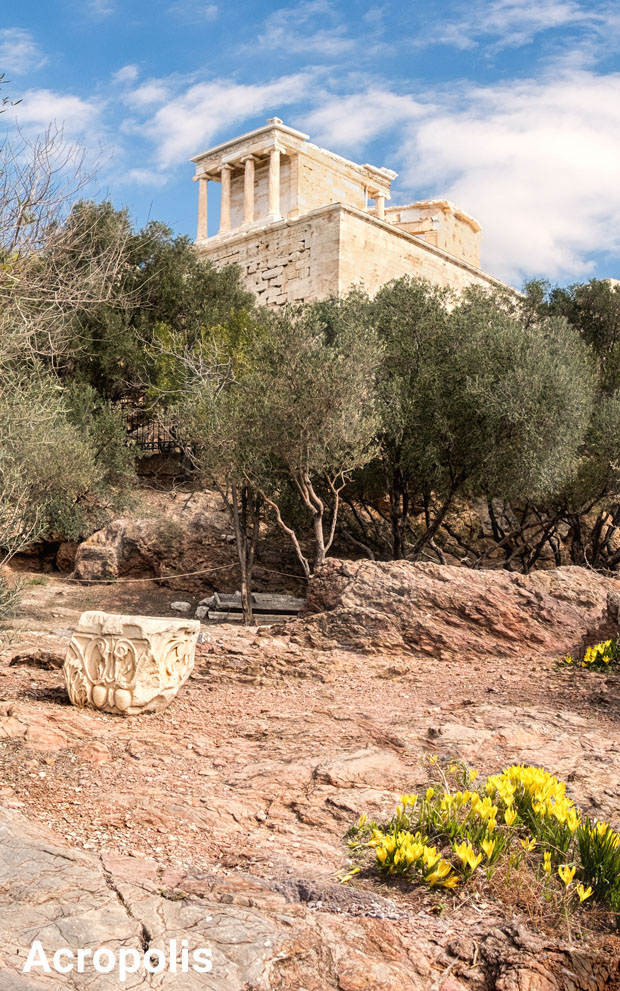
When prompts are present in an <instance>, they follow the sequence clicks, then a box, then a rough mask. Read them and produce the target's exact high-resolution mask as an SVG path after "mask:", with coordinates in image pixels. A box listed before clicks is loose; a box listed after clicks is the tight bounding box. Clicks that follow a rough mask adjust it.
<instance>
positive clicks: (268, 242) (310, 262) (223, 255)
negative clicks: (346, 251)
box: [197, 208, 340, 305]
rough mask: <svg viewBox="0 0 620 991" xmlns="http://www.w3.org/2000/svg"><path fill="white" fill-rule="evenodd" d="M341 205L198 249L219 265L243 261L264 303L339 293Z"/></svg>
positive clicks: (246, 274) (251, 284)
mask: <svg viewBox="0 0 620 991" xmlns="http://www.w3.org/2000/svg"><path fill="white" fill-rule="evenodd" d="M339 231H340V223H339V210H338V208H335V209H328V210H322V211H318V212H317V213H315V214H311V215H309V216H305V217H302V218H300V219H299V220H292V221H282V222H280V223H277V224H271V225H270V226H269V227H267V228H263V229H262V230H255V231H248V233H247V234H245V235H243V234H241V235H240V234H238V233H235V234H234V235H231V236H230V237H228V238H226V239H221V240H219V241H218V242H216V243H215V244H214V243H213V241H209V242H207V246H206V248H205V247H202V246H199V247H198V248H197V250H198V251H200V252H201V254H203V255H204V256H205V257H206V258H208V259H209V260H210V261H212V262H213V263H214V264H215V265H217V266H218V267H221V266H224V265H239V266H240V268H241V270H242V273H243V279H244V282H245V285H246V286H247V288H248V289H250V290H251V291H252V292H253V293H254V294H255V295H256V297H257V299H258V302H259V303H260V304H266V305H278V304H281V303H287V302H288V303H295V302H303V301H305V300H311V299H317V298H325V297H326V296H331V295H333V294H335V293H337V292H338V245H339Z"/></svg>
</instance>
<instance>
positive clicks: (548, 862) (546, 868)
mask: <svg viewBox="0 0 620 991" xmlns="http://www.w3.org/2000/svg"><path fill="white" fill-rule="evenodd" d="M543 870H544V872H545V874H551V854H550V853H549V851H548V850H546V851H545V854H544V863H543Z"/></svg>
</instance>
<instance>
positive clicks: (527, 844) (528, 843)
mask: <svg viewBox="0 0 620 991" xmlns="http://www.w3.org/2000/svg"><path fill="white" fill-rule="evenodd" d="M519 842H520V843H521V846H522V847H523V849H524V850H525V852H526V853H531V852H532V850H533V849H534V847H535V846H536V840H535V839H534V837H533V836H529V837H526V838H525V839H524V840H520V841H519Z"/></svg>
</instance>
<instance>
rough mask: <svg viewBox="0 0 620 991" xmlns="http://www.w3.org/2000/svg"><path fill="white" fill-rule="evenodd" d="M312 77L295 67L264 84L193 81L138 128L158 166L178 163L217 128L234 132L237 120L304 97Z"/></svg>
mask: <svg viewBox="0 0 620 991" xmlns="http://www.w3.org/2000/svg"><path fill="white" fill-rule="evenodd" d="M312 78H313V77H312V76H311V74H310V73H298V74H295V75H291V76H283V77H282V78H280V79H276V80H275V81H273V82H267V83H264V84H242V83H226V82H224V81H222V82H209V83H196V84H195V85H192V86H190V87H189V88H188V89H187V90H185V92H183V93H182V94H181V95H179V96H177V97H176V98H174V99H171V100H169V101H168V102H167V103H165V104H164V105H163V106H162V107H160V108H159V110H157V112H156V113H155V114H154V115H153V116H152V117H151V118H150V119H149V120H148V121H146V123H144V124H143V125H142V127H141V129H140V130H141V132H142V133H143V134H145V135H146V136H147V137H149V138H150V139H151V140H152V141H153V142H154V143H155V145H156V158H157V161H158V164H159V165H160V166H161V167H169V166H171V165H178V164H179V162H182V161H183V160H184V159H187V158H188V157H189V156H190V155H193V154H197V153H198V152H200V151H203V150H204V148H205V147H206V146H207V145H209V144H211V143H213V141H214V140H215V138H216V136H218V135H221V134H222V132H225V135H224V136H229V135H231V136H232V135H234V128H235V125H236V124H237V123H239V122H242V121H245V120H247V119H248V118H251V117H254V116H256V115H257V114H263V113H269V115H271V114H272V113H274V114H275V113H277V111H278V109H279V108H281V107H283V106H286V105H290V104H293V103H297V102H299V101H300V100H301V99H302V98H303V97H308V95H309V87H310V85H311V82H312Z"/></svg>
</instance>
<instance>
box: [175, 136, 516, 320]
mask: <svg viewBox="0 0 620 991" xmlns="http://www.w3.org/2000/svg"><path fill="white" fill-rule="evenodd" d="M191 161H192V162H193V163H194V164H195V167H196V174H195V176H194V180H195V181H196V182H197V184H198V227H197V234H196V242H195V243H196V247H197V249H198V251H199V252H200V253H201V254H202V255H203V256H204V257H206V258H208V259H209V260H210V261H212V262H213V263H214V264H215V265H216V266H218V267H221V266H223V265H229V264H236V265H238V266H239V267H240V269H241V271H242V275H243V279H244V282H245V284H246V286H247V287H248V289H250V290H251V291H252V292H253V293H254V294H255V295H256V297H257V299H258V301H259V303H263V304H266V305H280V304H282V303H301V302H304V301H308V300H314V299H322V298H326V297H328V296H332V295H342V294H343V293H345V292H346V291H347V290H348V289H350V288H351V287H353V286H361V287H364V288H365V289H366V290H367V292H369V293H370V294H371V295H373V294H374V293H375V292H376V291H377V290H378V289H379V288H380V286H382V285H384V284H385V283H386V282H389V281H390V280H391V279H394V278H398V277H400V276H404V275H411V276H418V277H422V278H426V279H428V280H429V281H430V282H432V283H434V284H436V285H439V286H446V287H451V288H453V289H456V290H459V289H463V288H465V287H466V286H469V285H483V286H489V285H502V284H501V283H500V282H499V280H497V279H494V278H493V277H492V276H491V275H488V274H487V273H485V272H483V271H482V270H481V268H480V238H481V227H480V224H479V223H478V222H477V221H476V220H474V218H473V217H471V216H469V214H467V213H465V212H464V211H463V210H460V209H458V208H457V207H456V206H455V205H454V204H453V203H451V202H450V201H449V200H446V199H436V200H424V201H416V202H414V203H408V204H406V205H403V206H392V205H391V186H392V182H393V181H394V180H395V179H396V178H397V174H396V172H393V171H392V170H391V169H387V168H377V167H376V166H374V165H368V164H366V165H358V164H356V163H355V162H350V161H348V160H347V159H345V158H342V157H341V156H340V155H335V154H334V153H333V152H330V151H327V150H325V149H324V148H319V147H318V146H317V145H315V144H312V143H311V142H310V141H309V136H308V135H307V134H304V133H303V132H302V131H298V130H295V129H294V128H292V127H289V126H288V125H286V124H284V123H283V122H282V121H281V120H280V118H279V117H272V118H270V119H269V120H268V121H267V123H266V125H265V126H264V127H259V128H257V129H256V130H254V131H250V132H248V133H247V134H243V135H241V136H240V137H237V138H233V139H232V140H230V141H226V142H225V143H223V144H220V145H217V146H216V147H214V148H209V149H208V150H207V151H203V152H201V153H200V154H198V155H195V156H194V157H193V158H192V159H191ZM210 182H218V183H220V184H221V205H220V215H219V229H218V231H217V233H216V234H214V235H212V236H211V237H210V236H209V234H208V228H207V221H208V198H209V197H208V188H209V183H210Z"/></svg>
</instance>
